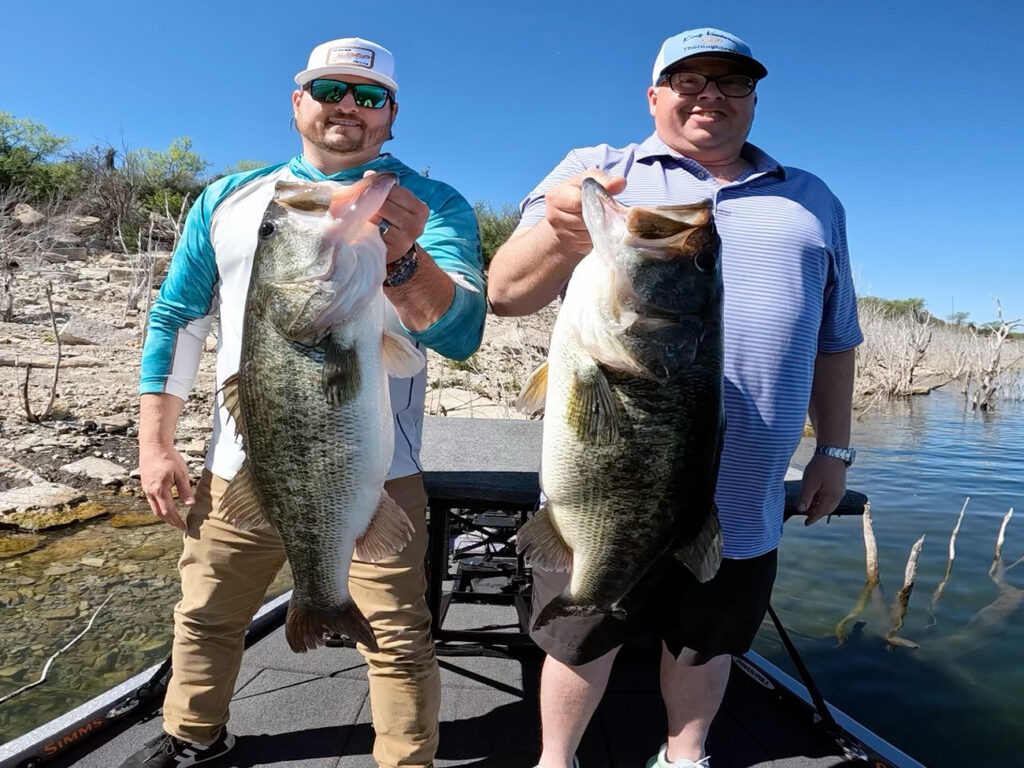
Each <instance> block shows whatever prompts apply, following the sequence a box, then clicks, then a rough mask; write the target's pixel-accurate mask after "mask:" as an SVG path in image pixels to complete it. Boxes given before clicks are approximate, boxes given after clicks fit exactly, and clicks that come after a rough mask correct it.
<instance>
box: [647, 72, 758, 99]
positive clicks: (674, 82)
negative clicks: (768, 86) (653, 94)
mask: <svg viewBox="0 0 1024 768" xmlns="http://www.w3.org/2000/svg"><path fill="white" fill-rule="evenodd" d="M661 83H662V84H665V83H668V86H669V88H671V89H672V90H673V91H675V92H676V93H679V94H682V95H683V96H696V95H697V94H698V93H701V92H703V90H704V89H705V88H707V87H708V83H714V84H715V85H717V86H718V90H720V91H721V92H722V95H723V96H729V97H730V98H734V99H741V98H743V97H744V96H749V95H750V94H751V93H753V92H754V86H756V85H757V80H755V79H754V78H752V77H747V76H746V75H702V74H701V73H700V72H672V73H671V74H668V75H662V77H661Z"/></svg>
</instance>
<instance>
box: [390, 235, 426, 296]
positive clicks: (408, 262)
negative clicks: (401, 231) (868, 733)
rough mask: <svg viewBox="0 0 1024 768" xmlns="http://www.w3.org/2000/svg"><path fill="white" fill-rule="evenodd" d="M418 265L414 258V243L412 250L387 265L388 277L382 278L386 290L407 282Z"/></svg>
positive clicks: (418, 262) (417, 260) (416, 259)
mask: <svg viewBox="0 0 1024 768" xmlns="http://www.w3.org/2000/svg"><path fill="white" fill-rule="evenodd" d="M419 265H420V261H419V259H418V258H416V243H413V244H412V248H410V249H409V250H408V251H406V252H405V253H403V254H402V255H401V256H399V257H398V258H397V259H395V260H394V261H393V262H391V263H390V264H388V276H387V277H385V278H384V285H385V286H386V287H388V288H397V287H398V286H400V285H402V284H404V283H407V282H409V279H410V278H411V277H412V276H413V274H414V273H415V272H416V267H418V266H419Z"/></svg>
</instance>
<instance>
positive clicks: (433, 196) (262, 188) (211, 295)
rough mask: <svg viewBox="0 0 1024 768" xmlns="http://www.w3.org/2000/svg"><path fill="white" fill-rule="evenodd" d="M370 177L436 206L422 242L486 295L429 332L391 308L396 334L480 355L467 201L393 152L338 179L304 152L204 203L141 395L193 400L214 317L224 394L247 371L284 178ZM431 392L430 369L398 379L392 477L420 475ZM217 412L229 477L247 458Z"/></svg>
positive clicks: (474, 245)
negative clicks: (243, 365)
mask: <svg viewBox="0 0 1024 768" xmlns="http://www.w3.org/2000/svg"><path fill="white" fill-rule="evenodd" d="M370 170H372V171H376V172H378V173H382V172H385V171H387V172H390V173H394V174H396V175H397V176H398V180H399V183H400V184H401V185H402V186H404V187H406V188H407V189H408V190H409V191H410V192H412V193H413V194H414V195H416V197H418V198H419V199H420V200H422V201H423V202H424V203H425V204H426V205H427V207H428V208H429V209H430V215H429V217H428V219H427V224H426V227H425V228H424V230H423V235H422V236H421V237H420V238H419V239H418V240H417V242H418V243H419V245H420V246H421V247H422V248H423V249H424V250H425V251H427V253H429V254H430V256H431V258H433V259H434V261H435V262H437V264H438V266H439V267H440V268H441V269H442V270H444V271H445V272H448V273H449V274H457V275H461V276H462V278H464V279H465V281H466V282H468V283H469V284H471V285H473V286H475V287H476V288H477V289H478V290H479V292H478V293H473V292H471V291H468V290H466V289H465V288H464V287H462V286H460V285H458V284H456V286H455V301H454V302H453V303H452V306H451V307H450V308H449V310H448V311H447V312H446V313H445V314H444V315H443V316H442V317H441V318H439V319H438V320H437V322H435V323H434V324H433V325H431V326H430V327H429V328H427V329H426V330H424V331H420V332H413V331H410V330H408V329H407V328H405V327H404V326H403V325H402V323H401V321H400V320H399V318H398V315H397V313H396V312H395V310H394V308H393V307H392V306H391V305H390V304H388V317H387V321H386V322H387V326H388V328H390V329H391V330H394V331H396V332H398V333H402V334H404V335H405V336H407V337H408V338H409V339H411V340H412V341H413V342H414V343H415V344H416V345H417V346H423V347H429V348H430V349H433V350H435V351H436V352H438V353H439V354H441V355H444V356H445V357H450V358H453V359H456V360H464V359H465V358H467V357H469V356H470V355H471V354H472V353H473V352H474V351H476V349H477V347H478V346H479V345H480V339H481V336H482V335H483V326H484V316H485V312H486V299H485V293H484V278H483V261H482V258H481V255H480V237H479V233H478V230H477V223H476V216H475V215H474V213H473V208H472V206H470V205H469V203H468V202H466V200H465V198H463V197H462V195H460V194H459V193H458V192H456V191H455V190H454V189H452V188H451V187H450V186H448V185H447V184H444V183H442V182H439V181H435V180H434V179H429V178H426V177H424V176H421V175H419V174H418V173H416V172H415V171H413V170H412V169H411V168H409V167H408V166H406V165H405V164H403V163H401V162H399V161H398V160H396V159H395V158H393V157H392V156H391V155H389V154H384V155H381V156H379V157H377V158H376V159H375V160H373V161H371V162H369V163H367V164H366V165H363V166H360V167H359V168H353V169H350V170H346V171H343V172H341V173H337V174H334V175H333V176H325V175H324V174H322V173H321V172H320V171H318V170H317V169H316V168H314V167H313V166H311V165H310V164H309V163H307V162H306V160H305V159H304V158H303V157H302V156H301V155H300V156H298V157H295V158H293V159H292V160H291V162H289V163H286V164H283V165H275V166H270V167H267V168H261V169H259V170H257V171H252V172H249V173H239V174H234V175H231V176H226V177H224V178H223V179H219V180H218V181H216V182H214V183H213V184H211V185H210V186H209V187H207V188H206V189H205V190H204V191H203V193H202V194H201V195H200V196H199V198H198V199H197V200H196V202H195V204H194V205H193V206H192V209H191V210H190V211H189V213H188V217H187V219H186V221H185V228H184V231H183V233H182V237H181V241H180V242H179V243H178V247H177V248H176V249H175V251H174V256H173V258H172V259H171V264H170V268H169V270H168V273H167V278H166V279H165V280H164V282H163V285H162V286H161V288H160V296H159V298H158V299H157V300H156V303H155V304H154V305H153V307H152V309H151V310H150V313H149V331H148V334H147V337H146V345H145V347H144V349H143V350H142V375H141V382H140V387H139V389H140V392H141V393H143V394H146V393H163V392H166V393H167V394H171V395H175V396H176V397H179V398H181V399H182V400H184V399H186V398H187V397H188V394H189V392H190V391H191V389H192V385H193V382H194V381H195V376H196V371H197V370H198V368H199V356H200V354H201V353H202V351H203V341H204V340H205V339H206V336H207V334H208V333H209V331H210V326H211V324H212V322H213V317H214V315H215V314H219V317H220V332H219V334H218V339H217V388H218V390H219V389H220V387H221V386H222V385H223V384H224V381H225V379H227V378H228V377H229V376H230V375H231V374H233V373H235V372H236V371H237V370H238V363H239V356H240V349H241V343H242V318H243V314H244V311H245V298H246V294H247V292H248V287H249V272H250V270H251V269H252V259H253V253H254V252H255V250H256V232H257V229H258V228H259V224H260V221H261V220H262V218H263V212H264V211H265V210H266V208H267V205H268V204H269V203H270V200H271V198H272V197H273V194H274V185H275V184H276V183H277V182H278V181H323V180H325V179H331V180H334V181H341V182H348V181H356V180H357V179H360V178H362V176H363V174H364V173H365V172H366V171H370ZM425 392H426V370H423V371H420V373H418V374H417V375H416V376H415V377H414V378H411V379H396V378H392V379H391V408H392V410H393V412H394V416H395V454H394V458H393V460H392V462H391V474H390V477H392V478H394V477H405V476H406V475H411V474H414V473H416V472H420V471H421V468H420V463H419V451H420V441H421V435H422V427H423V402H424V397H425ZM214 411H215V413H214V422H213V439H212V441H211V442H210V448H209V450H208V451H207V454H206V468H207V469H209V470H210V471H211V472H213V474H215V475H217V476H219V477H222V478H224V479H225V480H230V479H231V478H232V477H234V475H235V472H236V471H237V470H238V467H239V466H240V465H241V464H242V460H243V459H244V454H243V452H242V450H241V447H240V445H239V440H238V438H237V437H236V435H235V431H234V425H233V422H231V421H230V419H229V418H228V414H227V412H226V410H225V409H224V408H223V407H222V406H221V404H220V398H218V399H217V404H216V405H215V406H214Z"/></svg>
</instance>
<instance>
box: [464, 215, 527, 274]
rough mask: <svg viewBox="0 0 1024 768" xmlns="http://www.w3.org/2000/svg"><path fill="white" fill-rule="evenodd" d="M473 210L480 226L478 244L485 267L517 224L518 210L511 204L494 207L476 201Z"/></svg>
mask: <svg viewBox="0 0 1024 768" xmlns="http://www.w3.org/2000/svg"><path fill="white" fill-rule="evenodd" d="M473 211H474V212H475V213H476V221H477V225H478V226H479V227H480V245H481V249H482V251H483V258H484V266H485V267H486V266H487V265H489V264H490V263H491V259H492V258H494V254H495V252H496V251H497V250H498V248H500V247H501V246H502V245H503V244H504V243H505V241H506V240H508V238H509V236H510V235H511V234H512V232H513V231H514V230H515V228H516V226H517V225H518V224H519V210H518V209H517V208H516V207H515V206H511V205H503V206H502V207H501V208H500V209H495V208H492V207H491V206H490V205H488V204H487V203H482V202H478V203H476V204H475V205H474V206H473Z"/></svg>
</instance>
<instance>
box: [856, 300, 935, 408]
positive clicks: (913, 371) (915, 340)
mask: <svg viewBox="0 0 1024 768" xmlns="http://www.w3.org/2000/svg"><path fill="white" fill-rule="evenodd" d="M860 324H861V328H862V330H863V332H864V343H863V344H862V345H861V346H860V347H859V348H858V350H857V365H856V380H855V384H854V392H855V394H856V397H857V400H858V403H859V404H860V405H861V406H866V405H870V404H872V403H874V402H877V401H878V400H883V399H893V398H899V397H907V396H909V395H913V394H917V393H919V391H920V388H919V387H917V386H916V385H915V376H916V375H917V374H918V373H919V371H920V367H921V364H922V362H923V361H924V359H925V354H926V353H927V351H928V345H929V344H930V343H931V340H932V322H931V316H930V315H928V314H925V315H924V316H923V317H922V318H917V317H916V316H914V315H911V314H907V315H902V316H898V317H893V316H892V315H890V314H887V313H886V312H885V311H884V310H882V309H880V308H879V307H876V306H867V307H863V308H862V311H861V315H860Z"/></svg>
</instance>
